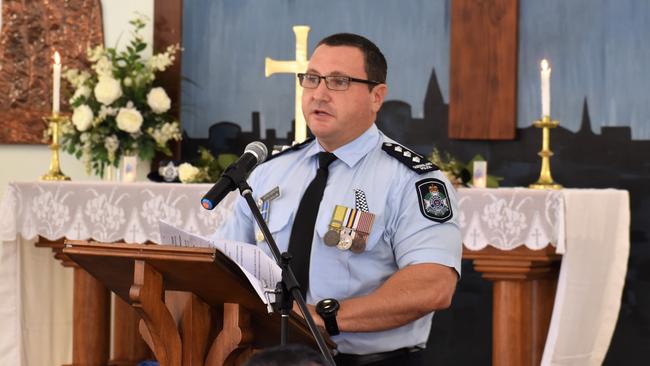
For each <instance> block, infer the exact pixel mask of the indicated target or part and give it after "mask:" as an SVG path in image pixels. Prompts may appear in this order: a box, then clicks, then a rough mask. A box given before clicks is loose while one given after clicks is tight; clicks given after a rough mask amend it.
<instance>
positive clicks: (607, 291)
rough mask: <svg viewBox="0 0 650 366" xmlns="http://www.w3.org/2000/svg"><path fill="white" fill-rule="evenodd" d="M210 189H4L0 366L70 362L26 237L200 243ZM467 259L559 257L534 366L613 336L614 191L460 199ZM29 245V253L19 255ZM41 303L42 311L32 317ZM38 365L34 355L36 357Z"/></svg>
mask: <svg viewBox="0 0 650 366" xmlns="http://www.w3.org/2000/svg"><path fill="white" fill-rule="evenodd" d="M209 188H210V185H182V184H156V183H131V184H115V183H104V182H93V183H90V182H89V183H78V182H65V183H53V182H25V183H11V184H10V185H9V187H8V188H7V191H6V193H5V196H4V197H3V200H2V201H1V202H0V240H1V241H2V242H1V243H0V278H1V279H2V280H0V323H1V324H8V326H3V327H2V328H1V329H0V364H3V365H4V364H11V365H41V364H60V363H64V362H69V361H70V348H71V329H72V321H71V315H70V314H69V313H70V307H71V291H72V276H71V274H70V273H69V271H66V270H64V269H63V268H62V267H61V266H60V265H59V264H58V263H57V262H56V261H53V260H51V258H50V255H49V253H46V252H45V251H43V250H38V249H34V247H33V245H31V244H33V241H34V240H35V239H37V237H38V236H40V237H43V238H46V239H49V240H56V239H60V238H63V237H65V238H68V239H94V240H98V241H107V242H110V241H117V240H125V241H127V242H134V243H142V242H145V241H153V242H156V241H157V240H158V239H159V236H158V228H157V222H158V220H159V219H164V220H166V221H169V222H170V223H172V224H174V225H176V226H178V227H181V228H184V229H186V230H190V231H194V232H198V233H200V234H204V235H206V234H209V233H211V232H213V231H214V229H215V228H216V227H217V225H218V224H219V222H220V221H221V220H222V219H223V218H224V217H226V215H228V214H229V212H230V210H231V208H232V204H233V202H234V198H235V195H231V196H228V197H227V198H226V200H224V202H223V203H222V204H221V205H220V206H218V208H217V209H215V210H214V211H205V210H203V209H202V208H201V206H200V205H199V200H200V197H201V196H202V195H203V193H204V192H206V191H207V190H208V189H209ZM459 199H460V213H459V215H460V217H459V219H460V224H461V229H462V234H463V241H464V244H465V247H466V249H468V250H474V251H477V250H481V249H484V248H486V247H487V246H493V247H495V248H497V249H500V250H506V251H507V250H513V249H516V248H518V247H521V246H526V247H527V248H529V249H532V250H541V249H544V248H546V247H547V246H548V245H549V244H550V245H553V246H555V248H556V251H557V252H558V253H560V254H562V255H563V260H562V267H561V270H560V278H559V282H558V288H557V295H556V298H555V306H554V311H553V316H552V320H551V324H550V329H549V333H548V338H547V340H546V347H545V349H544V356H543V362H542V364H544V365H551V364H562V365H592V364H593V365H598V364H600V363H602V360H603V358H604V356H605V353H606V351H607V348H608V347H609V342H610V340H611V336H612V334H613V331H614V326H615V324H616V319H617V316H618V310H619V307H620V299H621V293H622V289H623V284H624V280H625V272H626V266H627V258H628V254H629V225H630V213H629V197H628V193H627V192H626V191H620V190H591V189H584V190H582V189H564V190H562V191H533V190H528V189H523V188H503V189H460V190H459ZM28 244H29V245H28ZM43 304H47V305H48V307H47V309H48V311H43V306H41V305H43ZM37 355H38V356H37Z"/></svg>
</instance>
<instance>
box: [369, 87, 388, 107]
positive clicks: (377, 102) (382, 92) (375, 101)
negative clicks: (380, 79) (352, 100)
mask: <svg viewBox="0 0 650 366" xmlns="http://www.w3.org/2000/svg"><path fill="white" fill-rule="evenodd" d="M386 94H388V85H386V84H379V85H377V86H375V87H374V88H372V90H371V91H370V103H371V107H372V111H373V112H374V113H377V112H379V108H381V105H382V104H383V103H384V98H386Z"/></svg>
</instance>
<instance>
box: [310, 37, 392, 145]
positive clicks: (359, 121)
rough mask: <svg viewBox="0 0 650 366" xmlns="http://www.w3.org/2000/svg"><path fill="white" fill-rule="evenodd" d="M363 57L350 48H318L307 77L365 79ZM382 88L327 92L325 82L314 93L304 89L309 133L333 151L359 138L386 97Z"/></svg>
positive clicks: (355, 85) (360, 85)
mask: <svg viewBox="0 0 650 366" xmlns="http://www.w3.org/2000/svg"><path fill="white" fill-rule="evenodd" d="M364 66H365V64H364V59H363V53H362V52H361V50H359V49H357V48H355V47H350V46H327V45H321V46H319V47H318V48H316V50H315V51H314V54H313V55H312V57H311V59H310V60H309V66H308V68H307V73H309V74H316V75H320V76H330V75H339V76H350V77H353V78H357V79H367V78H368V75H367V74H366V71H365V68H364ZM386 91H387V87H386V85H385V84H380V85H377V86H375V87H374V88H373V89H372V90H368V85H367V84H364V83H358V82H351V83H350V87H349V88H348V89H347V90H329V89H328V88H327V86H326V85H325V80H321V82H320V84H319V85H318V87H317V88H316V89H308V88H304V89H303V94H302V110H303V113H304V115H305V119H306V120H307V125H308V126H309V129H310V130H311V132H312V133H313V134H314V136H316V137H317V138H318V140H319V141H320V142H321V145H323V147H325V148H326V149H328V150H329V151H332V150H334V149H337V148H339V147H341V146H343V145H345V144H347V143H348V142H350V141H352V140H354V139H355V138H357V137H359V136H360V135H361V134H363V132H365V131H366V130H367V129H368V128H369V127H370V126H371V125H372V124H373V122H374V121H375V117H376V114H377V111H379V108H380V107H381V104H382V103H383V101H384V96H385V95H386Z"/></svg>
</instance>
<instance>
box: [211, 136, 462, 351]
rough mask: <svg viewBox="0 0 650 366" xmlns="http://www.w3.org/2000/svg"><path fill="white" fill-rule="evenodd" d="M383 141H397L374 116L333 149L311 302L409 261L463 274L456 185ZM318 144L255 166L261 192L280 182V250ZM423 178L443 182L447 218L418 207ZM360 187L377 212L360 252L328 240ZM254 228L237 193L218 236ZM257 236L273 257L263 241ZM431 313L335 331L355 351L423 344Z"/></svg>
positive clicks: (357, 288)
mask: <svg viewBox="0 0 650 366" xmlns="http://www.w3.org/2000/svg"><path fill="white" fill-rule="evenodd" d="M384 142H393V143H394V141H392V140H390V139H389V138H387V137H386V136H384V134H383V133H381V132H380V131H379V130H378V129H377V127H376V126H375V125H374V124H373V125H372V127H371V128H369V129H368V130H367V131H366V132H364V133H363V134H362V135H361V136H359V137H358V138H357V139H355V140H354V141H352V142H350V143H348V144H346V145H345V146H342V147H340V148H338V149H337V150H336V151H333V153H334V154H335V155H336V156H337V158H338V159H337V160H336V161H334V162H333V163H332V164H331V165H330V167H329V178H328V181H327V187H326V188H325V192H324V194H323V200H322V201H321V204H320V209H319V213H318V217H317V219H316V228H315V230H314V239H313V244H312V249H311V264H310V271H309V278H310V284H309V292H308V294H307V302H308V303H310V304H315V303H317V302H318V301H320V300H321V299H325V298H335V299H338V300H339V301H341V300H345V299H347V298H350V297H357V296H362V295H366V294H368V293H370V292H372V291H374V290H375V289H377V288H378V287H379V286H381V285H382V284H383V283H384V282H385V281H386V280H387V279H388V278H389V277H390V276H391V275H393V274H394V273H395V272H397V271H398V270H399V269H401V268H404V267H406V266H408V265H411V264H418V263H438V264H442V265H445V266H448V267H453V268H454V269H455V270H456V271H457V272H458V273H459V274H460V261H461V253H462V247H461V237H460V230H459V226H458V221H457V214H458V205H457V199H456V192H455V191H454V189H453V188H452V186H451V184H449V181H448V180H447V178H446V177H445V175H444V174H443V173H442V172H440V171H434V172H428V173H424V174H418V173H416V172H415V171H413V170H411V169H409V167H407V166H406V165H404V163H402V162H400V161H398V160H397V159H396V158H394V157H392V156H390V155H388V154H387V153H386V152H385V151H383V150H382V144H383V143H384ZM321 151H323V148H322V147H321V146H320V145H319V144H318V142H317V140H314V141H312V142H311V143H309V144H307V145H306V146H304V147H302V148H301V149H299V150H296V151H291V152H285V153H283V154H282V156H278V157H277V158H275V159H272V160H270V161H269V162H267V163H264V164H262V165H260V166H258V167H257V168H256V169H255V170H254V171H253V173H251V175H250V177H249V179H248V182H249V184H250V186H251V187H252V188H253V196H254V197H255V198H256V199H258V198H259V197H261V196H263V195H264V194H265V193H267V192H269V191H271V190H272V189H273V188H274V187H279V188H280V197H278V198H276V199H274V200H273V201H271V204H270V212H269V217H268V225H269V229H270V231H271V233H272V234H273V238H274V239H275V241H276V242H277V244H278V247H279V249H280V252H284V251H286V250H287V248H288V245H289V236H290V235H291V227H292V225H293V221H294V215H295V212H296V210H297V209H298V204H299V202H300V199H301V198H302V195H303V193H304V191H305V190H306V189H307V186H308V185H309V183H310V182H311V180H312V179H313V178H314V177H315V175H316V169H318V157H317V154H318V153H319V152H321ZM425 178H437V179H439V180H441V181H443V182H444V183H445V185H446V188H447V191H448V194H449V199H450V201H451V209H452V213H453V217H452V218H451V219H449V220H448V221H446V222H444V223H438V222H435V221H433V220H431V219H428V218H426V217H425V216H424V215H423V213H422V212H421V210H420V201H419V198H418V193H417V190H416V182H418V181H420V180H422V179H425ZM355 189H360V190H362V191H363V192H364V193H365V196H366V199H367V203H368V209H369V212H370V213H373V214H375V220H374V223H373V226H372V230H371V232H370V235H369V238H368V241H367V245H366V250H365V251H364V252H362V253H359V254H355V253H353V252H351V251H349V250H345V251H342V250H340V249H338V248H337V247H335V246H334V247H330V246H326V245H325V244H324V242H323V236H324V235H325V233H326V232H327V231H328V229H329V224H330V221H331V219H332V213H333V211H334V208H335V207H336V205H342V206H346V207H350V208H355V194H354V190H355ZM255 229H256V224H255V222H254V219H253V217H252V215H251V214H250V211H249V208H248V206H247V205H246V202H245V201H244V199H243V198H242V197H239V199H238V201H237V203H236V204H235V208H234V215H232V216H231V217H230V218H229V219H228V220H227V221H226V222H225V223H224V224H223V225H222V226H221V227H220V228H219V229H218V231H217V232H216V233H215V234H214V237H215V238H224V239H233V240H239V241H243V242H248V243H254V242H256V239H255ZM257 244H258V245H259V246H260V247H261V248H262V249H263V250H264V251H265V252H266V253H267V254H268V255H269V256H271V257H272V255H271V252H270V250H269V249H268V245H266V242H264V241H262V242H258V243H257ZM432 316H433V313H431V314H429V315H426V316H424V317H422V318H420V319H417V320H415V321H413V322H411V323H409V324H406V325H403V326H401V327H398V328H395V329H391V330H387V331H381V332H373V333H345V332H344V333H341V334H340V335H338V336H334V337H332V339H333V340H334V341H335V342H336V343H337V345H338V350H339V351H340V352H343V353H354V354H368V353H375V352H385V351H391V350H394V349H398V348H402V347H413V346H420V347H424V346H425V344H426V341H427V337H428V335H429V330H430V327H431V319H432Z"/></svg>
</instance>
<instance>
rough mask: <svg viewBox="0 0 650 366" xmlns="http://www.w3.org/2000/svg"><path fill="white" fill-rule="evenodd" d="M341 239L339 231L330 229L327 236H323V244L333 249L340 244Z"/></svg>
mask: <svg viewBox="0 0 650 366" xmlns="http://www.w3.org/2000/svg"><path fill="white" fill-rule="evenodd" d="M340 237H341V235H340V234H339V232H338V231H336V230H333V229H330V230H328V231H327V232H326V233H325V236H323V242H325V245H327V246H328V247H333V246H335V245H337V244H338V243H339V239H340Z"/></svg>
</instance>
